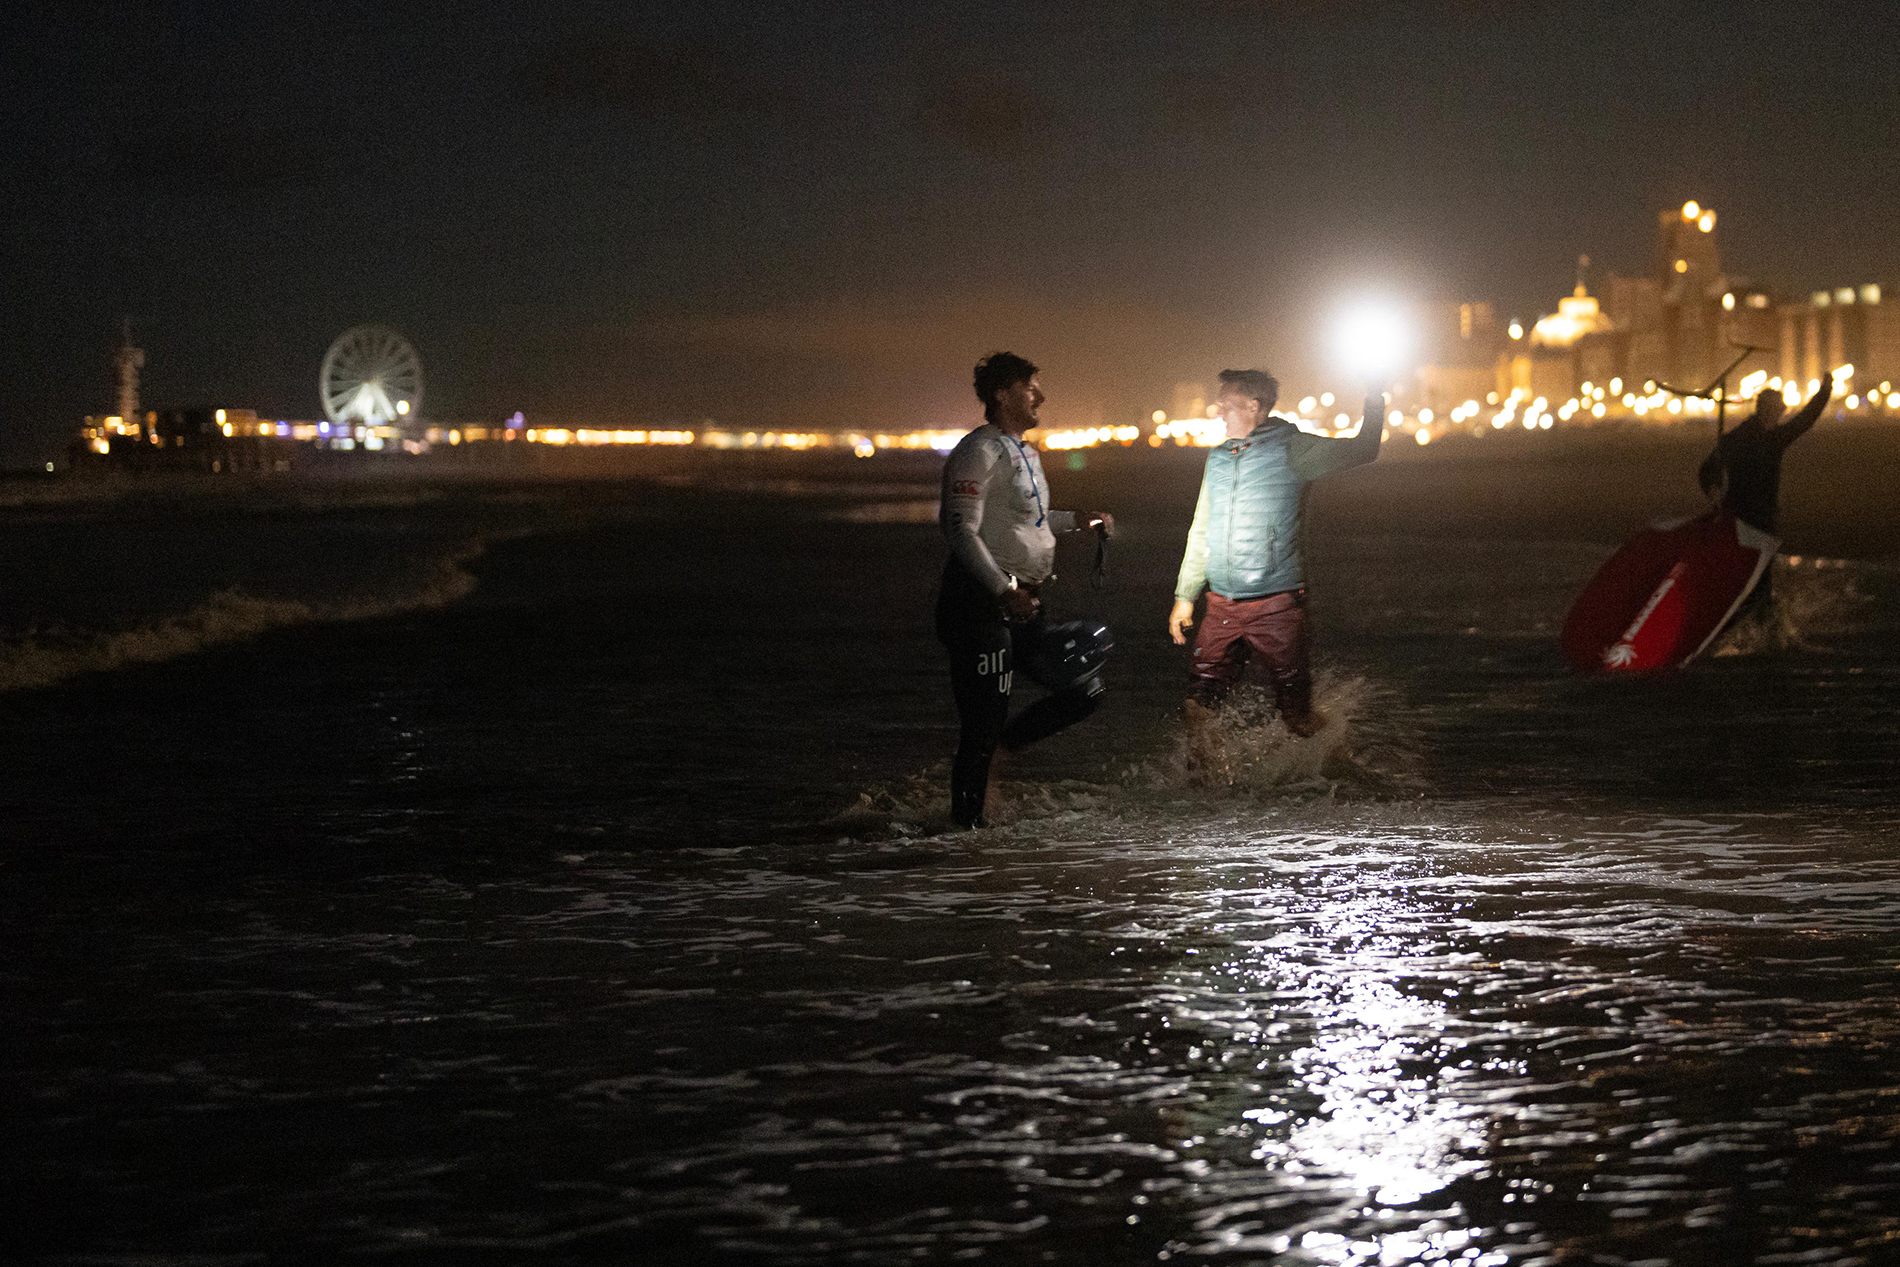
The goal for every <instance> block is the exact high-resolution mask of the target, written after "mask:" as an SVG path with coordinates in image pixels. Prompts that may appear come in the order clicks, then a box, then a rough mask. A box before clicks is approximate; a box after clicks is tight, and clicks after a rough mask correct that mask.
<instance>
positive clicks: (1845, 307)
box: [1777, 283, 1900, 391]
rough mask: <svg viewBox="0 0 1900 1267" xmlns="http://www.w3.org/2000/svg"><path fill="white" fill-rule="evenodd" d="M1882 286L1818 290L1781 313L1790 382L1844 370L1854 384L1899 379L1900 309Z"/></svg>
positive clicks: (1784, 364) (1785, 373)
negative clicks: (1850, 371) (1888, 299)
mask: <svg viewBox="0 0 1900 1267" xmlns="http://www.w3.org/2000/svg"><path fill="white" fill-rule="evenodd" d="M1883 298H1884V296H1883V294H1882V292H1881V288H1880V287H1879V286H1878V285H1877V284H1873V283H1869V284H1866V285H1861V286H1842V287H1839V288H1837V289H1834V290H1817V291H1815V292H1814V293H1813V294H1812V295H1810V296H1809V297H1808V298H1807V299H1806V300H1805V301H1803V302H1798V303H1791V304H1785V305H1783V306H1782V308H1781V311H1780V313H1779V316H1780V331H1779V335H1780V337H1779V339H1778V341H1777V342H1778V345H1779V349H1780V353H1781V361H1780V372H1781V377H1782V379H1783V380H1784V381H1785V382H1790V383H1798V384H1801V385H1802V387H1803V390H1804V391H1805V389H1806V384H1808V383H1812V382H1816V381H1818V380H1819V379H1820V377H1821V375H1822V374H1823V373H1826V372H1827V371H1829V370H1833V369H1839V368H1840V367H1841V366H1843V365H1851V366H1853V367H1854V374H1853V382H1855V383H1878V382H1880V381H1883V380H1885V381H1889V382H1891V381H1895V380H1900V310H1896V308H1895V306H1894V305H1893V304H1890V303H1882V302H1881V301H1882V299H1883Z"/></svg>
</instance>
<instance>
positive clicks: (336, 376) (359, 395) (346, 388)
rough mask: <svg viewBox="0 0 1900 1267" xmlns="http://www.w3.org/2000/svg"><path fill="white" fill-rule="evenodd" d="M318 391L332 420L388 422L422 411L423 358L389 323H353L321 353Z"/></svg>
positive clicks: (375, 424) (374, 424) (373, 424)
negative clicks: (363, 324) (321, 362)
mask: <svg viewBox="0 0 1900 1267" xmlns="http://www.w3.org/2000/svg"><path fill="white" fill-rule="evenodd" d="M317 391H318V393H319V394H320V395H321V397H322V399H323V416H324V417H326V418H328V419H329V420H330V421H331V422H333V423H337V424H338V425H343V426H347V425H350V424H352V423H361V424H363V425H364V426H370V427H383V426H388V425H389V424H390V423H392V422H396V421H398V420H400V419H405V418H413V417H415V416H416V415H417V414H419V413H420V412H421V410H422V358H421V357H419V356H417V355H416V350H415V348H413V347H411V346H410V345H409V340H407V339H405V338H403V337H402V335H400V334H398V333H396V331H394V330H392V329H390V328H389V327H388V326H353V327H351V328H350V329H348V330H345V331H344V332H343V333H342V334H341V335H339V336H337V341H336V342H335V343H332V344H331V345H330V350H329V351H328V352H325V353H324V354H323V370H322V372H321V373H320V374H319V375H318V376H317Z"/></svg>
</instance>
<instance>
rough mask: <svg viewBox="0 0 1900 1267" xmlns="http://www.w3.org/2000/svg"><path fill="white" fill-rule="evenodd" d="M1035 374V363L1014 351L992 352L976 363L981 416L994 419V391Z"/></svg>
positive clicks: (1026, 379)
mask: <svg viewBox="0 0 1900 1267" xmlns="http://www.w3.org/2000/svg"><path fill="white" fill-rule="evenodd" d="M1035 375H1036V364H1035V362H1034V361H1030V360H1028V359H1026V358H1024V357H1020V356H1017V355H1016V354H1015V353H1014V352H992V353H990V354H989V355H988V356H986V357H984V358H983V359H982V360H980V361H978V362H977V363H976V398H977V399H978V400H980V401H982V402H983V417H984V418H985V419H986V420H988V421H990V422H994V421H996V416H995V415H996V393H997V392H1000V391H1002V390H1003V389H1004V388H1005V387H1014V386H1015V385H1016V384H1017V383H1026V382H1028V381H1029V380H1030V379H1031V378H1033V377H1035Z"/></svg>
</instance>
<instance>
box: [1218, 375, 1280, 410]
mask: <svg viewBox="0 0 1900 1267" xmlns="http://www.w3.org/2000/svg"><path fill="white" fill-rule="evenodd" d="M1220 385H1221V386H1222V387H1231V388H1233V389H1234V390H1235V391H1237V392H1239V393H1240V394H1241V395H1243V396H1252V397H1253V398H1254V399H1255V400H1257V401H1259V402H1260V412H1261V413H1268V412H1271V411H1272V409H1273V405H1274V402H1275V401H1277V400H1279V399H1280V380H1279V379H1277V378H1275V377H1274V376H1273V375H1271V374H1269V373H1267V372H1266V371H1265V370H1222V371H1221V372H1220Z"/></svg>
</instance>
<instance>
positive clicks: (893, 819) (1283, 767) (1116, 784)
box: [826, 669, 1426, 837]
mask: <svg viewBox="0 0 1900 1267" xmlns="http://www.w3.org/2000/svg"><path fill="white" fill-rule="evenodd" d="M1313 700H1314V705H1315V707H1316V709H1317V710H1318V711H1319V712H1321V713H1322V714H1323V715H1324V716H1325V718H1326V722H1325V724H1324V725H1323V726H1322V727H1321V728H1320V730H1319V731H1318V733H1316V734H1314V735H1312V736H1309V737H1305V738H1302V737H1300V736H1298V735H1295V734H1293V733H1292V732H1291V731H1289V730H1288V729H1287V728H1286V724H1285V723H1284V722H1282V721H1281V720H1280V719H1279V717H1278V715H1277V714H1276V713H1275V711H1274V708H1273V702H1272V697H1271V695H1269V694H1268V693H1267V692H1266V691H1264V690H1261V689H1259V688H1255V687H1243V688H1241V689H1240V690H1238V691H1236V692H1235V693H1234V695H1233V697H1232V698H1231V699H1230V700H1229V702H1228V705H1227V707H1226V708H1224V709H1223V710H1222V711H1221V714H1220V716H1219V718H1218V720H1217V721H1216V723H1215V729H1216V732H1217V734H1218V737H1219V750H1220V753H1221V759H1220V760H1219V761H1218V762H1216V763H1206V762H1203V763H1199V764H1196V763H1192V762H1190V761H1189V760H1188V751H1187V736H1186V731H1185V729H1184V728H1183V727H1181V726H1180V724H1179V723H1178V722H1175V723H1172V729H1171V730H1170V731H1169V732H1168V733H1166V734H1165V735H1163V736H1158V737H1157V738H1158V745H1159V749H1160V750H1159V752H1158V753H1156V754H1155V755H1152V756H1149V757H1148V758H1146V759H1143V760H1136V761H1133V762H1129V763H1117V765H1116V766H1115V768H1114V770H1113V772H1112V773H1109V774H1106V775H1104V776H1103V778H1102V779H1101V780H1099V781H1097V780H1085V779H1060V780H1048V781H1036V780H1028V779H1012V778H1008V777H1004V778H1003V779H1001V780H1000V781H999V782H998V784H997V791H998V792H999V793H1000V798H993V799H992V803H993V804H994V802H995V800H997V799H1000V801H1001V807H1000V812H999V813H998V814H997V823H996V825H997V826H1011V825H1022V826H1031V825H1033V824H1035V823H1038V822H1045V821H1055V820H1063V821H1071V820H1073V819H1074V818H1075V817H1076V816H1089V815H1104V816H1109V817H1113V816H1117V815H1121V814H1124V813H1128V812H1141V811H1144V810H1147V809H1162V808H1166V809H1167V810H1168V811H1169V812H1178V810H1179V808H1180V805H1181V801H1182V799H1183V798H1184V797H1193V798H1195V799H1199V800H1202V801H1206V802H1209V803H1213V802H1223V803H1231V802H1232V801H1233V800H1235V799H1253V800H1263V801H1264V800H1275V801H1281V800H1291V801H1310V800H1389V799H1393V798H1399V797H1404V798H1411V797H1416V796H1417V795H1419V794H1420V793H1421V792H1423V791H1424V790H1425V787H1426V784H1425V779H1424V775H1423V769H1424V759H1423V753H1422V750H1421V746H1420V744H1419V743H1418V741H1417V739H1416V737H1415V735H1414V734H1413V733H1412V732H1411V731H1410V730H1409V729H1407V728H1406V727H1405V726H1404V725H1403V723H1402V722H1401V721H1400V719H1399V715H1398V709H1397V707H1396V705H1397V703H1398V700H1397V696H1396V692H1394V691H1393V690H1392V689H1391V688H1389V687H1386V686H1383V685H1381V684H1379V683H1376V682H1374V681H1372V680H1371V679H1368V678H1365V677H1362V676H1342V675H1340V674H1338V673H1335V672H1331V671H1328V670H1324V669H1322V670H1320V671H1319V672H1317V673H1315V674H1314V680H1313ZM1084 724H1085V725H1086V723H1084ZM949 777H950V763H949V761H948V760H944V761H940V762H938V763H937V764H936V765H934V766H933V767H931V768H930V769H929V770H927V771H923V772H921V773H918V774H913V775H910V776H908V777H906V778H905V779H903V780H901V781H900V782H898V783H896V784H894V785H889V786H879V787H875V788H872V789H871V790H869V791H866V792H861V793H859V795H858V798H857V800H856V801H855V802H854V803H853V804H852V805H850V806H848V807H847V808H846V809H844V810H842V811H841V812H839V813H838V814H836V815H833V816H832V817H831V818H830V819H829V820H827V823H826V826H827V827H829V828H833V829H837V830H841V831H848V832H851V833H852V834H854V835H857V836H859V837H876V836H880V835H897V836H906V837H914V836H929V835H936V834H940V833H942V832H947V831H950V830H953V824H952V823H951V822H950V818H949V795H948V792H947V788H948V784H949Z"/></svg>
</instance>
